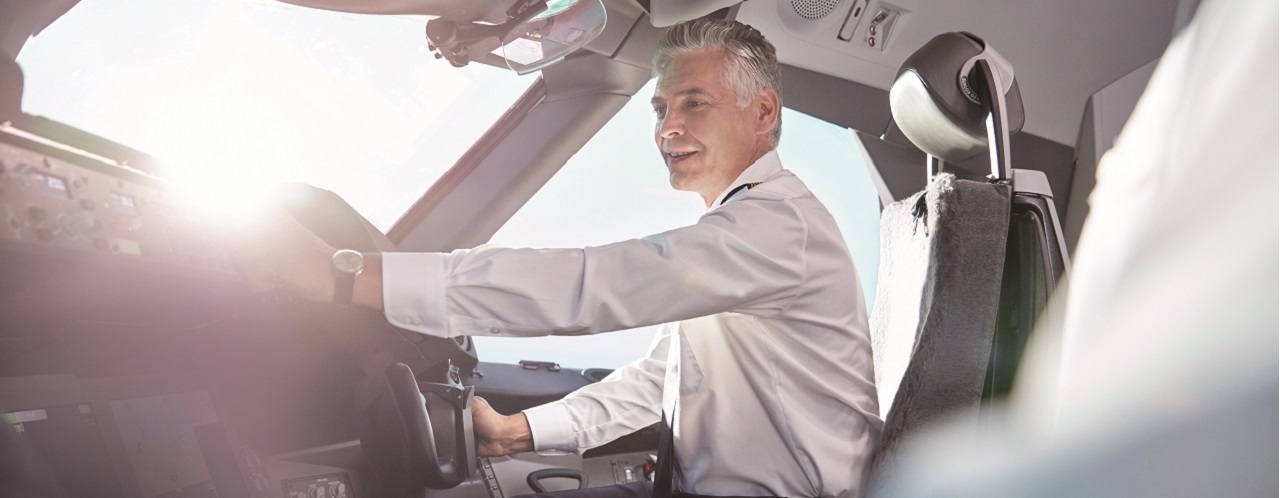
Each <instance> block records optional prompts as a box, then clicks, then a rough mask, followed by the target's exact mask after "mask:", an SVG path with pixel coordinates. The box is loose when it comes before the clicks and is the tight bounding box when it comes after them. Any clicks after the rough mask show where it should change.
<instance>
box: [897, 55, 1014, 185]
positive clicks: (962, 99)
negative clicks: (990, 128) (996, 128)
mask: <svg viewBox="0 0 1280 498" xmlns="http://www.w3.org/2000/svg"><path fill="white" fill-rule="evenodd" d="M984 48H985V44H984V42H983V41H982V40H981V39H979V38H977V37H975V36H973V35H970V34H968V33H943V34H941V35H938V36H936V37H934V38H933V39H932V40H929V42H928V43H926V44H924V46H922V47H920V49H919V50H916V52H915V53H914V54H911V56H910V57H907V60H906V61H904V62H903V63H902V67H901V68H900V69H898V76H897V78H896V79H895V80H894V82H893V87H892V88H890V90H889V107H890V109H891V110H892V112H893V120H894V122H895V123H897V125H898V128H899V129H901V130H902V133H903V134H904V135H906V136H907V138H909V139H911V142H912V143H914V144H915V145H916V147H919V148H920V150H922V151H924V152H925V153H927V154H929V155H932V156H935V157H939V158H941V159H943V160H945V161H948V162H957V161H963V160H965V159H969V158H971V157H973V156H975V155H977V154H978V153H980V152H982V151H984V150H986V149H987V132H986V122H985V120H986V111H985V110H984V109H983V106H982V105H981V104H978V103H976V102H973V101H972V100H969V98H967V97H966V96H965V94H964V91H963V90H962V89H961V88H960V83H959V81H960V72H961V71H962V70H963V69H964V68H965V63H966V62H968V61H970V59H973V58H974V57H976V56H978V55H979V54H981V53H982V52H983V50H984ZM970 72H971V73H972V74H970V75H969V81H971V82H972V84H973V85H974V90H976V91H977V92H978V93H979V95H982V92H985V91H986V90H985V87H984V85H983V82H982V78H980V77H978V74H977V71H976V70H973V71H970ZM1005 101H1006V105H1007V108H1008V115H1009V132H1010V133H1014V132H1017V131H1018V130H1021V129H1022V125H1023V122H1024V121H1025V113H1024V111H1023V108H1022V95H1021V93H1020V92H1019V91H1018V82H1017V80H1016V79H1014V81H1013V82H1012V84H1011V86H1009V89H1008V91H1006V92H1005Z"/></svg>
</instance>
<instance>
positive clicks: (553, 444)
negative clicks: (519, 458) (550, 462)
mask: <svg viewBox="0 0 1280 498" xmlns="http://www.w3.org/2000/svg"><path fill="white" fill-rule="evenodd" d="M524 416H525V418H526V419H528V421H529V431H530V432H531V433H532V434H533V451H534V452H535V453H537V454H539V455H565V454H569V453H577V452H578V444H577V441H576V440H575V438H574V435H573V426H572V425H570V424H569V409H568V408H567V407H565V406H564V403H561V402H554V403H548V404H545V405H542V406H535V407H533V408H530V409H528V410H525V411H524Z"/></svg>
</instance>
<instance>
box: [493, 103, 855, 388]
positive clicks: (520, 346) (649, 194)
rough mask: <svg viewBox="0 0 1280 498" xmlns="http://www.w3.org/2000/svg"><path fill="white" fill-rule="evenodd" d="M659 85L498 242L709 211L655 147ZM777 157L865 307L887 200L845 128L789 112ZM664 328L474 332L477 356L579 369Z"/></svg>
mask: <svg viewBox="0 0 1280 498" xmlns="http://www.w3.org/2000/svg"><path fill="white" fill-rule="evenodd" d="M653 86H654V82H652V81H651V82H649V84H648V85H646V86H645V87H644V88H642V89H640V91H639V92H636V95H635V96H634V97H632V98H631V101H630V102H628V103H627V105H626V106H624V107H623V108H622V110H621V111H619V112H618V114H617V115H616V116H614V117H613V119H612V120H610V121H609V122H608V123H607V124H605V126H604V128H602V129H601V130H600V132H599V133H597V134H596V135H595V136H594V137H592V139H591V140H590V141H589V142H587V144H586V145H584V146H583V147H582V150H580V151H579V152H578V153H577V154H576V155H574V156H573V158H571V159H570V160H569V162H568V163H566V164H565V165H564V167H563V168H561V169H560V171H559V172H558V173H556V176H554V177H552V178H551V180H550V181H548V182H547V184H546V185H545V186H544V187H542V189H541V190H539V191H538V193H537V194H535V195H534V196H533V197H532V198H531V199H529V201H528V202H527V203H525V205H524V207H522V208H521V209H520V210H519V211H517V212H516V214H515V215H513V216H512V217H511V219H510V220H508V221H507V223H506V225H504V226H503V227H502V229H500V230H499V231H498V233H496V234H494V236H493V237H492V239H490V242H491V243H494V244H501V245H505V246H513V247H585V246H593V245H603V244H608V243H611V242H617V241H620V240H627V239H633V238H637V237H644V236H646V235H650V234H654V233H658V232H662V231H666V230H670V229H674V228H679V227H681V226H685V225H690V224H693V223H696V222H697V221H698V217H700V216H701V215H702V214H703V213H704V212H705V210H706V208H705V206H704V205H703V201H702V198H701V197H699V196H698V194H696V193H690V192H678V191H675V190H673V189H672V188H671V185H670V184H669V183H668V178H667V171H666V167H665V166H664V165H663V163H662V158H661V156H660V155H659V153H658V150H657V148H656V147H655V146H654V143H653V138H652V133H653V125H654V115H653V108H652V105H651V104H650V103H649V97H650V96H652V95H653ZM782 122H783V133H782V141H781V143H779V145H778V155H779V156H780V157H781V158H782V164H783V166H784V167H786V168H787V169H790V170H791V171H793V172H795V173H796V175H798V176H799V177H800V178H801V179H802V180H803V181H804V182H805V184H806V185H807V186H808V187H809V189H810V190H811V191H813V192H814V195H816V196H817V197H818V199H820V200H822V202H823V203H824V204H826V206H827V209H828V210H830V211H831V213H832V215H834V216H835V218H836V223H837V224H838V225H839V226H840V231H841V233H842V234H843V235H844V238H845V242H846V243H847V244H848V246H849V251H850V253H851V254H852V256H853V261H854V264H855V265H856V266H857V269H858V276H859V278H860V279H861V280H862V282H861V284H862V288H863V293H864V295H865V296H866V298H867V303H866V304H867V309H868V310H870V309H871V301H872V298H873V296H875V287H876V270H877V264H878V262H879V254H880V229H879V227H880V201H879V197H878V196H877V194H876V188H875V185H874V183H872V180H871V175H870V174H869V172H868V170H867V166H866V165H865V164H864V162H863V159H862V157H863V156H862V151H861V146H860V145H859V144H858V141H857V140H856V139H855V138H854V135H853V132H851V131H849V130H848V129H846V128H843V127H840V126H837V125H834V124H831V123H828V122H825V121H822V120H819V119H817V118H813V117H810V116H808V115H805V114H802V113H799V112H796V111H793V110H790V109H783V114H782ZM656 331H657V327H644V328H639V329H634V330H628V331H623V332H613V333H608V334H599V335H593V336H573V337H540V338H533V339H527V338H522V339H509V338H493V337H476V338H475V341H476V350H477V351H478V352H479V354H480V359H482V360H484V361H490V362H499V363H516V362H518V361H520V360H542V361H554V362H558V363H560V365H562V366H565V367H573V368H617V367H620V366H622V365H625V364H627V363H630V362H632V361H634V360H636V359H638V358H640V357H642V356H644V354H645V352H646V351H648V346H649V342H650V341H651V340H652V338H653V334H654V333H655V332H656Z"/></svg>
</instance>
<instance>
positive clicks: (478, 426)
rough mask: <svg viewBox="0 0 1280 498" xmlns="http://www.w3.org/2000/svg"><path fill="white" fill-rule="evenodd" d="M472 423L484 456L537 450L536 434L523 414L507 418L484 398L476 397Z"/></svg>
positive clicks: (478, 449)
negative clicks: (534, 438) (530, 428)
mask: <svg viewBox="0 0 1280 498" xmlns="http://www.w3.org/2000/svg"><path fill="white" fill-rule="evenodd" d="M471 420H472V422H473V427H474V428H475V431H476V453H477V454H479V455H480V456H482V457H490V456H506V455H511V454H514V453H522V452H526V451H533V432H531V431H530V430H529V420H528V419H526V418H525V416H524V414H523V413H517V414H515V415H503V414H501V413H498V412H497V411H494V409H493V407H491V406H489V402H488V401H485V400H484V398H481V397H479V396H476V398H475V401H473V402H472V403H471Z"/></svg>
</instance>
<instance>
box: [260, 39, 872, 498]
mask: <svg viewBox="0 0 1280 498" xmlns="http://www.w3.org/2000/svg"><path fill="white" fill-rule="evenodd" d="M654 73H655V74H656V76H657V78H658V82H657V87H656V88H657V89H656V91H655V94H654V95H653V98H652V103H653V111H654V113H655V114H656V115H657V123H656V125H655V130H654V137H653V138H654V144H655V145H656V146H657V148H658V151H659V152H660V153H661V157H662V159H663V161H664V162H665V163H666V167H667V171H668V174H669V176H670V181H671V186H672V187H674V188H676V189H678V190H684V191H691V192H697V193H698V194H699V195H701V197H702V199H703V201H704V203H705V204H706V209H707V211H706V214H705V215H703V216H702V217H701V218H700V219H699V220H698V222H697V223H695V224H693V225H691V226H687V227H684V228H679V229H675V230H671V231H669V232H665V233H659V234H655V235H651V236H648V237H645V238H642V239H636V240H627V241H622V242H618V243H614V244H610V245H605V246H600V247H587V248H581V249H514V248H505V247H496V246H481V247H477V248H475V249H470V250H458V251H454V252H452V253H447V254H446V253H382V254H359V253H354V254H353V252H352V251H345V252H344V251H340V249H341V248H334V247H330V246H328V245H327V244H325V243H324V242H322V241H320V240H319V239H318V238H317V237H315V236H314V235H311V233H310V232H308V231H307V230H306V229H305V228H304V227H302V226H301V225H300V224H297V223H296V222H294V221H292V220H289V219H286V218H281V219H277V220H275V221H274V222H273V223H274V226H272V227H270V228H269V229H266V230H263V231H262V233H261V235H259V236H258V238H256V239H253V240H251V241H250V242H249V243H248V244H247V247H246V249H245V251H246V267H245V271H246V274H247V275H248V276H249V277H250V278H251V280H253V281H254V282H255V285H256V286H258V287H259V288H262V289H266V288H270V287H285V288H288V289H290V290H292V291H294V292H296V293H298V294H300V295H302V296H305V297H307V298H309V299H314V300H317V301H332V300H335V298H336V299H337V300H339V301H344V300H347V299H350V300H351V301H352V302H354V303H355V304H358V305H361V306H366V307H370V308H373V309H378V310H382V311H383V312H384V313H385V315H386V317H387V320H389V321H390V322H391V323H392V324H394V325H396V326H398V327H401V328H404V329H407V330H412V331H415V332H419V333H423V334H429V335H432V336H438V337H454V336H459V335H483V336H507V337H527V336H540V335H549V334H555V335H578V334H595V333H603V332H609V331H614V330H622V329H629V328H634V327H640V326H645V325H653V324H666V325H664V326H663V327H662V328H661V330H660V331H659V332H658V333H657V334H656V336H655V338H654V340H653V343H652V345H651V346H650V349H649V352H648V354H647V355H646V356H645V357H644V358H641V359H639V360H637V361H635V362H634V363H632V364H630V365H627V366H625V367H622V368H620V369H618V370H617V371H615V372H613V374H611V375H610V376H609V377H607V378H606V379H604V380H603V381H601V382H599V383H596V384H592V385H589V386H586V387H583V388H582V389H579V390H578V391H576V392H574V393H571V394H570V395H568V396H567V397H565V398H564V399H562V400H560V401H556V402H553V403H550V404H546V405H542V406H539V407H535V408H531V409H528V410H525V411H523V412H522V413H517V414H515V415H509V416H508V415H501V414H499V413H497V412H496V411H494V410H493V409H492V408H491V407H489V405H488V403H486V402H485V401H483V400H481V399H477V401H476V405H475V407H474V421H475V430H476V437H477V441H478V445H479V448H478V451H479V453H480V454H481V455H488V456H498V455H508V454H513V453H518V452H525V451H536V452H539V453H543V454H550V453H564V452H582V451H585V450H587V449H590V448H593V447H596V446H600V445H602V444H605V443H608V442H610V441H612V440H614V439H616V438H618V437H621V436H623V435H626V434H629V433H632V432H634V431H637V430H639V429H643V428H645V427H648V426H650V425H653V424H655V423H659V422H664V427H667V429H666V433H665V435H664V436H665V437H666V440H667V441H669V443H668V444H666V445H665V446H667V448H668V450H669V451H665V452H664V453H666V454H664V455H663V456H662V458H661V459H660V460H661V461H660V462H659V467H660V471H659V472H658V474H659V478H658V480H657V482H656V483H655V484H653V485H652V487H650V484H649V483H633V484H631V485H620V486H611V487H604V488H593V489H588V490H575V491H570V492H562V493H559V494H560V495H573V496H651V495H653V496H666V495H668V494H669V491H668V490H669V489H670V488H671V486H672V485H674V492H675V493H677V494H681V493H683V494H685V495H718V496H837V495H845V496H856V495H857V493H858V492H859V490H860V489H861V487H862V485H863V480H864V473H865V468H866V463H867V462H869V461H870V458H869V457H870V456H871V453H872V452H873V451H874V450H875V448H876V444H877V441H878V439H879V433H880V427H881V421H880V419H879V417H878V413H879V410H878V406H877V401H876V392H875V383H874V376H873V371H872V360H871V344H870V339H869V334H868V326H867V313H866V308H865V304H864V302H865V301H864V298H863V295H862V291H861V288H860V287H859V283H858V276H857V273H856V270H855V269H854V265H853V262H852V260H851V258H850V256H849V251H848V248H847V247H846V246H845V243H844V239H843V238H842V237H841V235H840V231H839V229H838V228H837V226H836V222H835V219H834V218H832V216H831V214H830V213H829V212H828V211H827V209H826V208H825V207H824V206H823V204H822V203H821V202H819V201H818V199H817V198H816V197H815V196H814V195H813V193H812V192H810V191H809V189H808V188H807V187H806V186H805V184H804V182H802V181H801V180H800V179H799V178H797V177H796V175H794V174H792V173H791V172H790V171H788V170H787V169H785V168H783V165H782V161H781V160H780V158H779V156H778V154H777V152H776V150H775V148H776V147H777V144H778V139H779V136H780V133H781V121H780V111H781V106H782V98H781V85H780V73H779V69H778V63H777V56H776V54H775V50H774V47H773V46H772V45H771V44H770V43H769V42H768V41H767V40H765V39H764V37H763V36H762V35H761V34H760V32H759V31H757V30H756V29H754V28H751V27H749V26H746V25H743V24H741V23H738V22H734V21H721V20H707V19H700V20H695V21H691V22H686V23H682V24H678V25H676V26H674V27H672V28H670V29H669V30H668V31H667V32H666V34H665V36H664V37H663V39H662V40H661V42H660V45H659V47H658V50H657V54H656V55H655V57H654ZM343 259H348V260H349V259H354V260H357V261H356V263H362V267H363V271H361V272H360V273H359V274H358V277H356V278H354V279H344V278H335V277H334V275H335V273H334V270H333V268H332V266H333V265H335V264H350V263H351V261H347V262H346V263H335V262H336V261H339V260H343ZM671 453H674V457H672V456H671V455H670V454H671ZM664 464H665V465H669V466H670V467H669V468H670V470H669V471H663V469H661V467H662V466H663V465H664ZM667 476H670V477H667Z"/></svg>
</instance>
